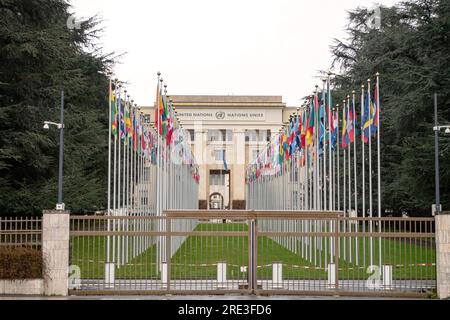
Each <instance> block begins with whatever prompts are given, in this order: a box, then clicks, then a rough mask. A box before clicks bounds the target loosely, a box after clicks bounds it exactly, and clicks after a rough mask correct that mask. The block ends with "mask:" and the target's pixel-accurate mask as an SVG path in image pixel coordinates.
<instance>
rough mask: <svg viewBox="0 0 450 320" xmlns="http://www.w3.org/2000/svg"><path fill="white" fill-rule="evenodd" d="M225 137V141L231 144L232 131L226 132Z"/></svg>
mask: <svg viewBox="0 0 450 320" xmlns="http://www.w3.org/2000/svg"><path fill="white" fill-rule="evenodd" d="M226 136H227V141H230V142H232V141H233V136H234V134H233V130H226Z"/></svg>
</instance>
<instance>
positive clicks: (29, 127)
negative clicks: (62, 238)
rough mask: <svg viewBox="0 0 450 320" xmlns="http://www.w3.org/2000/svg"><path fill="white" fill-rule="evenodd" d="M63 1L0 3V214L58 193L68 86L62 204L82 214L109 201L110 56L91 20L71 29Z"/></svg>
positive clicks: (52, 199) (40, 204) (31, 210)
mask: <svg viewBox="0 0 450 320" xmlns="http://www.w3.org/2000/svg"><path fill="white" fill-rule="evenodd" d="M69 10H70V7H69V4H68V3H67V2H66V1H65V0H0V61H1V64H0V122H1V124H2V125H1V126H0V214H2V215H3V214H5V215H6V214H10V215H13V214H36V213H39V212H40V211H41V210H42V209H48V208H53V207H54V206H55V203H56V195H57V190H56V189H57V172H58V150H59V149H58V148H59V139H58V138H59V132H58V130H55V129H51V130H50V131H45V130H43V129H42V128H43V122H44V121H46V120H50V121H54V122H59V113H60V111H59V110H60V92H61V90H64V91H65V95H66V100H65V101H66V110H65V111H66V112H65V163H64V178H65V180H64V194H63V196H64V202H65V203H66V207H67V208H68V209H69V210H72V211H75V212H80V211H84V210H95V209H99V208H104V206H105V204H106V177H107V162H106V161H107V157H106V155H107V138H108V134H107V130H108V127H107V126H108V124H107V123H108V115H107V114H108V107H107V106H108V97H107V95H108V80H107V77H106V75H105V74H106V72H107V70H109V68H110V67H111V64H112V61H111V59H110V56H104V55H101V54H99V53H98V52H100V49H101V48H97V47H95V46H94V45H93V44H92V43H93V40H94V39H95V38H96V37H97V35H98V32H99V30H98V28H97V26H98V23H99V21H98V20H97V19H96V18H95V17H93V18H91V19H88V20H86V21H84V22H83V23H81V25H80V26H79V28H75V29H70V28H68V26H67V21H68V19H69V17H70V13H69Z"/></svg>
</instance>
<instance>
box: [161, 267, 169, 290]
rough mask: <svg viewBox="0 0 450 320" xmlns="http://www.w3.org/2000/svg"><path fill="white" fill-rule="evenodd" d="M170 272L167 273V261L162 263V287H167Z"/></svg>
mask: <svg viewBox="0 0 450 320" xmlns="http://www.w3.org/2000/svg"><path fill="white" fill-rule="evenodd" d="M168 276H169V275H168V273H167V262H162V263H161V287H162V288H167V282H168V279H169V278H168Z"/></svg>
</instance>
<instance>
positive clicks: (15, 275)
mask: <svg viewBox="0 0 450 320" xmlns="http://www.w3.org/2000/svg"><path fill="white" fill-rule="evenodd" d="M43 268H44V261H43V258H42V251H40V250H35V249H30V248H24V247H11V246H8V247H2V246H0V279H2V280H25V279H40V278H42V277H43Z"/></svg>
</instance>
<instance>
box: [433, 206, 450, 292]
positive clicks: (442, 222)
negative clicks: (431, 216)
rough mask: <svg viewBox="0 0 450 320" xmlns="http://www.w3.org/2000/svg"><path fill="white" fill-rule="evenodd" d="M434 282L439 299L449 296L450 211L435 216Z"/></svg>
mask: <svg viewBox="0 0 450 320" xmlns="http://www.w3.org/2000/svg"><path fill="white" fill-rule="evenodd" d="M436 273H437V274H436V283H437V294H438V297H439V298H440V299H447V298H449V297H450V212H445V213H444V214H440V215H438V216H436Z"/></svg>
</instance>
